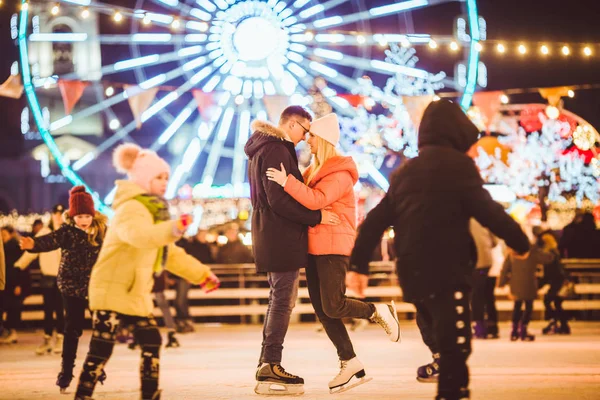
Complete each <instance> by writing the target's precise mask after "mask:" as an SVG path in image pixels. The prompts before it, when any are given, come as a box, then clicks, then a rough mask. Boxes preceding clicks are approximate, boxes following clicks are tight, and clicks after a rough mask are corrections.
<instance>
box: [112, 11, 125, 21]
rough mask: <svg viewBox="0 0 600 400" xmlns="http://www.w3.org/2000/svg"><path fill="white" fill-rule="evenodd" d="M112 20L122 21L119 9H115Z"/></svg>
mask: <svg viewBox="0 0 600 400" xmlns="http://www.w3.org/2000/svg"><path fill="white" fill-rule="evenodd" d="M113 20H114V21H115V22H121V21H123V14H121V13H120V12H119V11H117V12H116V13H115V15H113Z"/></svg>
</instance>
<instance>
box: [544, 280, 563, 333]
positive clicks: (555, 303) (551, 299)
mask: <svg viewBox="0 0 600 400" xmlns="http://www.w3.org/2000/svg"><path fill="white" fill-rule="evenodd" d="M562 285H563V281H562V280H557V281H554V282H552V283H551V284H550V289H548V292H547V293H546V294H545V295H544V306H545V308H546V312H545V314H546V319H554V320H556V321H560V322H561V323H565V322H566V321H567V314H566V313H565V310H563V308H562V303H563V300H564V299H563V298H562V297H560V296H559V295H558V292H559V290H560V288H561V287H562Z"/></svg>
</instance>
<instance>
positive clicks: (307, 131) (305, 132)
mask: <svg viewBox="0 0 600 400" xmlns="http://www.w3.org/2000/svg"><path fill="white" fill-rule="evenodd" d="M296 123H297V124H298V125H300V126H301V127H302V129H304V134H305V135H306V134H307V133H309V132H310V129H306V128H305V127H304V125H302V124H301V123H300V122H298V121H296Z"/></svg>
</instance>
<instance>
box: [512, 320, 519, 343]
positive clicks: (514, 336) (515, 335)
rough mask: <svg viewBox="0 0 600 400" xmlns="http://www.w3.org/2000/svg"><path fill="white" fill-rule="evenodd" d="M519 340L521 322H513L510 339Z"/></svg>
mask: <svg viewBox="0 0 600 400" xmlns="http://www.w3.org/2000/svg"><path fill="white" fill-rule="evenodd" d="M517 340H519V324H515V323H513V326H512V331H511V332H510V341H511V342H516V341H517Z"/></svg>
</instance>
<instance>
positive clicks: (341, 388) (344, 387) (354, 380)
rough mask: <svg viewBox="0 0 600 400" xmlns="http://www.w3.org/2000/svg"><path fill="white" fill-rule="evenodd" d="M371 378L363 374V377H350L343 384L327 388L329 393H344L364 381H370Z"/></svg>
mask: <svg viewBox="0 0 600 400" xmlns="http://www.w3.org/2000/svg"><path fill="white" fill-rule="evenodd" d="M372 380H373V378H371V377H370V376H365V377H363V378H352V379H350V380H349V381H348V382H346V383H345V384H343V385H341V386H338V387H335V388H330V389H329V394H340V393H344V392H347V391H348V390H350V389H354V388H355V387H357V386H360V385H362V384H364V383H367V382H370V381H372Z"/></svg>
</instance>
